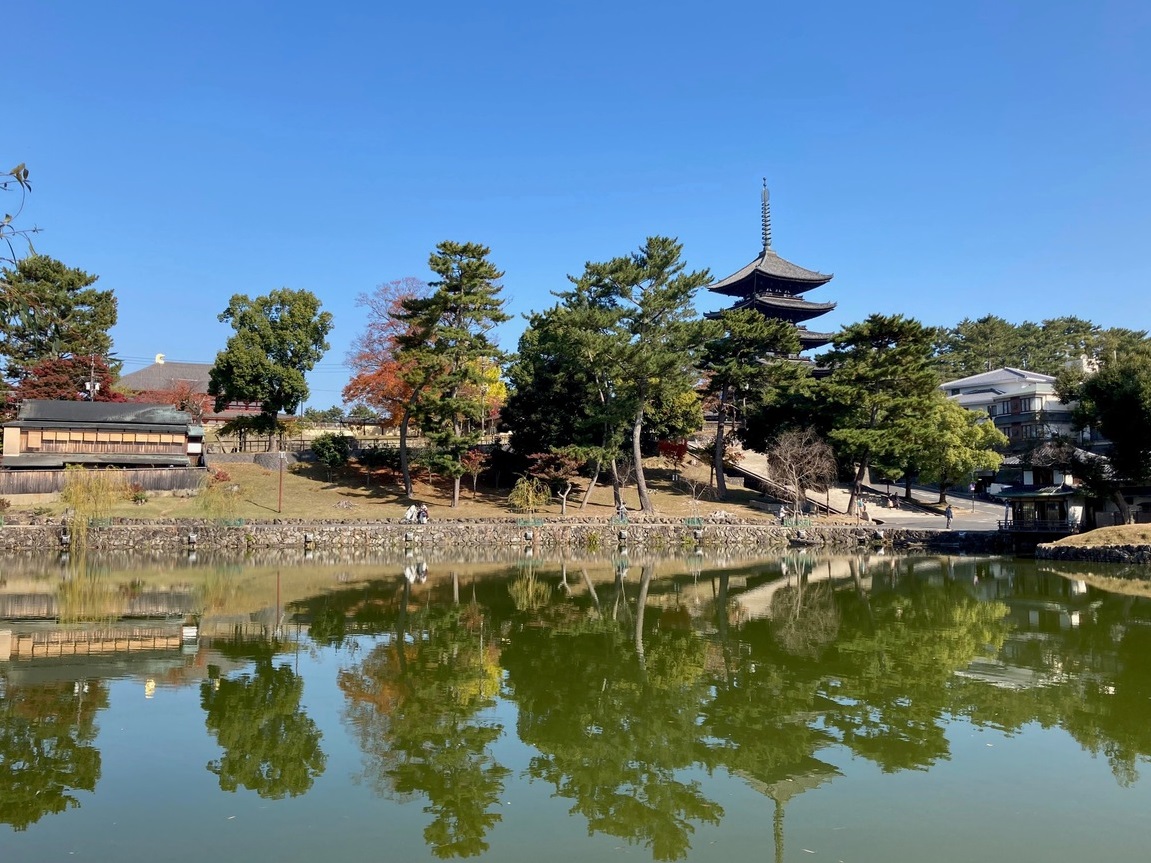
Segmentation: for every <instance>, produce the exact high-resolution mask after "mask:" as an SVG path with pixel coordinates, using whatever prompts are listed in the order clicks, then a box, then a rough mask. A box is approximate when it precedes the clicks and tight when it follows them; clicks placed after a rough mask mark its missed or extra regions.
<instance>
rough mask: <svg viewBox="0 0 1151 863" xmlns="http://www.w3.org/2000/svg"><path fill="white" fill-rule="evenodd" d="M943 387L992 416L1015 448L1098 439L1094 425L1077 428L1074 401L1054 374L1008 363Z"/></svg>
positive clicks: (969, 406) (953, 396) (970, 406)
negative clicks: (1061, 391) (1063, 396)
mask: <svg viewBox="0 0 1151 863" xmlns="http://www.w3.org/2000/svg"><path fill="white" fill-rule="evenodd" d="M940 389H942V390H943V392H944V393H945V394H946V395H947V396H948V398H950V399H952V400H953V401H955V402H957V403H958V404H960V405H962V406H963V407H965V408H967V409H968V410H972V411H978V412H980V413H985V414H987V415H988V416H989V417H991V419H992V420H993V421H994V423H995V427H996V428H998V429H999V430H1000V431H1001V432H1003V434H1005V435H1006V436H1007V439H1008V440H1009V441H1010V442H1011V448H1012V449H1015V450H1019V449H1025V448H1027V447H1030V446H1033V445H1034V444H1036V443H1038V442H1041V441H1044V440H1050V439H1051V438H1053V437H1061V438H1064V439H1066V440H1070V441H1074V442H1076V443H1078V444H1081V445H1082V444H1090V443H1092V442H1093V441H1094V440H1095V438H1094V437H1093V436H1092V432H1091V429H1084V430H1083V431H1081V432H1080V431H1076V430H1075V428H1074V426H1073V424H1072V410H1073V409H1074V405H1072V404H1064V403H1063V402H1061V401H1060V400H1059V396H1057V395H1055V378H1054V377H1053V376H1052V375H1042V374H1039V373H1038V372H1029V371H1024V370H1023V369H1013V368H1009V367H1008V368H1002V369H993V370H992V371H989V372H983V373H981V374H978V375H971V376H970V377H966V378H960V379H959V380H956V381H948V382H947V383H945V384H943V385H942V386H941V387H940Z"/></svg>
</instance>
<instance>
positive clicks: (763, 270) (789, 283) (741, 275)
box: [708, 247, 832, 297]
mask: <svg viewBox="0 0 1151 863" xmlns="http://www.w3.org/2000/svg"><path fill="white" fill-rule="evenodd" d="M831 279H832V276H831V275H829V274H826V273H817V272H815V270H805V269H804V268H803V267H800V266H798V265H796V264H793V263H791V261H785V260H784V259H783V258H781V257H780V256H779V255H777V254H776V253H775V251H774V250H772V249H771V248H770V247H769V248H766V249H764V250H763V254H761V255H760V256H759V257H758V258H756V259H755V260H754V261H752V262H751V263H750V264H748V265H747V266H746V267H744V268H743V269H741V270H739V271H738V272H735V273H733V274H732V275H730V276H728V277H727V278H726V279H721V280H720V281H718V282H716V283H715V284H714V285H709V286H708V290H709V291H715V292H716V293H717V294H726V295H727V296H731V297H739V296H746V295H748V294H751V293H760V292H762V291H763V290H764V289H765V288H767V286H768V285H772V286H774V287H776V288H777V289H784V290H786V288H787V287H790V288H791V289H792V290H791V292H792V293H799V292H800V291H807V290H810V289H811V288H818V287H819V286H820V285H825V284H827V283H828V282H830V281H831Z"/></svg>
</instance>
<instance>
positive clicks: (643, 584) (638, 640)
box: [635, 565, 652, 672]
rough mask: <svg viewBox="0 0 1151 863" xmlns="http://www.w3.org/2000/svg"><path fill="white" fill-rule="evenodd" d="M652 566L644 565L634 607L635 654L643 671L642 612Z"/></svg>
mask: <svg viewBox="0 0 1151 863" xmlns="http://www.w3.org/2000/svg"><path fill="white" fill-rule="evenodd" d="M651 572H652V567H651V566H650V565H645V566H644V568H643V570H642V573H641V575H640V579H639V599H638V600H636V607H635V654H636V658H638V659H639V667H640V668H641V669H643V670H644V671H645V672H646V671H647V665H646V662H645V659H644V655H643V612H644V606H646V605H647V591H648V588H649V587H650V586H651Z"/></svg>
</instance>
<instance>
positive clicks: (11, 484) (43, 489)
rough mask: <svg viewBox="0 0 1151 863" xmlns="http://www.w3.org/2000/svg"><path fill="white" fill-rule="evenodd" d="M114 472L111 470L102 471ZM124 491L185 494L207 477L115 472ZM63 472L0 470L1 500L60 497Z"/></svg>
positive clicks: (163, 470) (180, 470)
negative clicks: (136, 489) (136, 488)
mask: <svg viewBox="0 0 1151 863" xmlns="http://www.w3.org/2000/svg"><path fill="white" fill-rule="evenodd" d="M105 469H106V470H113V469H114V468H105ZM114 470H116V473H117V474H119V475H120V476H122V477H123V478H124V487H125V488H127V487H129V486H131V485H133V484H137V485H139V486H140V487H141V488H142V489H144V491H184V490H192V489H197V488H199V487H200V483H201V481H202V480H203V478H204V475H205V474H206V473H207V468H202V467H155V468H119V469H114ZM64 474H65V472H64V471H63V470H59V469H56V470H0V497H8V496H9V495H17V494H59V493H60V492H61V491H63V489H64Z"/></svg>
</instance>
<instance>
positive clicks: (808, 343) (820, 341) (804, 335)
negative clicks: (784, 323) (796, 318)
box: [796, 327, 835, 351]
mask: <svg viewBox="0 0 1151 863" xmlns="http://www.w3.org/2000/svg"><path fill="white" fill-rule="evenodd" d="M796 330H798V331H799V343H800V344H801V345H803V350H805V351H806V350H810V349H811V348H819V347H823V346H824V345H826V344H828V343H830V342H831V340H832V339H834V338H835V333H817V332H815V331H814V330H809V329H808V328H807V327H796Z"/></svg>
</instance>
